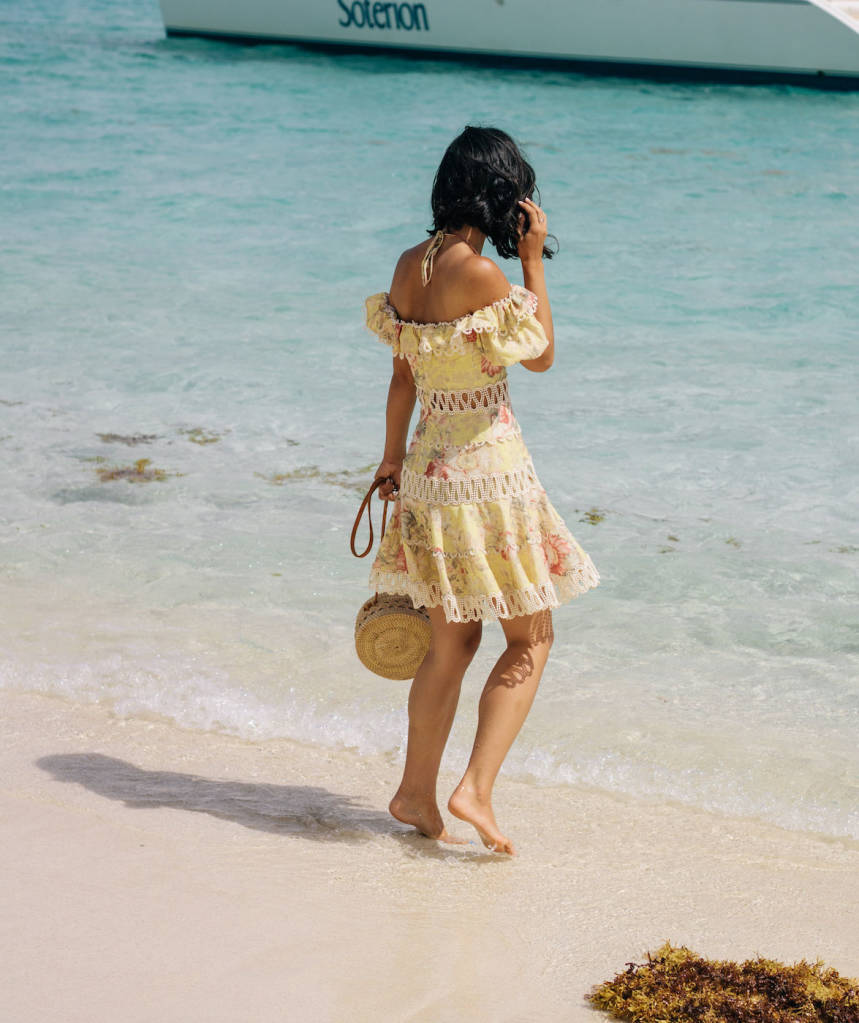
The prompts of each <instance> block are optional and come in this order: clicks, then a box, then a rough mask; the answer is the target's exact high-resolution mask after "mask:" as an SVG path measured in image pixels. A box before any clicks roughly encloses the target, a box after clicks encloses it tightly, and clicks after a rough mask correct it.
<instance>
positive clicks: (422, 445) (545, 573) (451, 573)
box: [366, 286, 599, 622]
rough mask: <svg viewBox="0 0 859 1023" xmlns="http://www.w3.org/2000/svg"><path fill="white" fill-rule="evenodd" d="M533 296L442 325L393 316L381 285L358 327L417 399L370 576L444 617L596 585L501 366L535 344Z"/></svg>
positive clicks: (495, 612)
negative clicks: (546, 483) (410, 380)
mask: <svg viewBox="0 0 859 1023" xmlns="http://www.w3.org/2000/svg"><path fill="white" fill-rule="evenodd" d="M536 308H537V299H536V296H535V295H533V294H532V293H531V292H529V291H527V290H526V289H525V288H521V287H518V286H514V287H513V288H512V289H511V291H510V294H509V295H508V296H507V297H506V298H504V299H501V300H500V301H499V302H495V303H493V304H492V305H489V306H486V307H485V308H483V309H479V310H478V311H477V312H474V313H470V314H469V315H467V316H463V317H460V318H459V319H457V320H453V321H450V322H447V323H428V324H418V323H409V322H405V321H402V320H400V319H398V317H397V314H396V312H395V311H394V309H393V308H392V307H391V305H390V303H389V300H388V296H387V295H386V294H384V293H380V294H377V295H373V296H371V297H370V298H368V299H367V302H366V310H367V326H368V327H369V328H370V329H371V330H372V331H373V332H374V333H375V334H376V335H377V336H378V337H379V338H380V340H382V341H384V342H385V343H386V344H388V345H389V346H390V347H391V349H392V350H393V353H394V355H396V356H399V357H401V358H405V359H407V360H408V363H409V366H410V368H411V371H412V375H413V376H414V380H415V385H416V387H417V393H418V398H419V400H420V403H421V413H420V419H419V421H418V424H417V427H416V429H415V431H414V434H413V436H412V438H411V442H410V444H409V448H408V452H407V454H406V458H405V460H404V462H403V472H402V479H401V485H400V493H399V498H398V499H397V501H396V502H395V503H394V514H393V516H392V518H391V521H390V522H389V524H388V529H387V531H386V533H385V536H384V538H383V540H382V542H381V544H380V545H379V550H378V553H377V555H376V559H375V561H374V563H373V568H372V570H371V573H370V584H371V586H372V587H373V588H374V589H376V590H377V591H379V592H384V593H403V594H407V595H408V596H409V597H411V598H412V600H413V602H414V603H415V604H416V605H424V606H427V607H438V606H441V607H443V608H444V612H445V618H446V619H447V620H448V621H453V622H461V621H474V620H478V619H480V620H491V619H497V618H512V617H515V616H517V615H522V614H532V613H534V612H535V611H540V610H544V609H546V608H552V607H557V606H558V605H559V604H561V603H563V602H565V601H567V600H570V599H572V598H573V597H575V596H577V595H578V594H579V593H583V592H585V591H586V590H588V589H590V588H591V587H593V586H596V585H597V584H598V583H599V575H598V574H597V571H596V569H595V567H594V565H593V563H592V562H591V560H590V558H589V557H588V555H587V554H586V553H585V552H584V551H583V550H582V549H581V547H580V546H579V545H578V544H577V543H576V541H575V539H574V538H573V536H572V535H571V534H570V532H569V530H568V529H567V527H566V526H565V524H564V522H563V520H562V519H561V517H560V516H559V515H558V513H557V512H556V511H555V509H554V508H553V507H552V505H551V503H550V502H549V500H548V498H547V496H546V492H545V490H543V488H542V486H541V485H540V482H539V480H538V478H537V476H536V473H535V472H534V467H533V464H532V462H531V457H530V455H529V453H528V450H527V448H526V447H525V444H524V441H523V440H522V432H521V430H520V427H519V424H518V422H517V421H516V418H515V417H514V415H513V409H512V407H511V405H510V399H509V394H508V389H507V367H508V366H510V365H513V364H514V363H516V362H520V361H521V360H523V359H533V358H536V357H537V356H539V355H540V354H541V353H542V352H543V351H544V350H545V348H546V345H547V344H548V341H547V339H546V335H545V332H544V331H543V328H542V326H541V324H540V322H539V321H538V320H537V318H536V315H535V313H536Z"/></svg>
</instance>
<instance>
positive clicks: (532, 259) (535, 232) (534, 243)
mask: <svg viewBox="0 0 859 1023" xmlns="http://www.w3.org/2000/svg"><path fill="white" fill-rule="evenodd" d="M519 206H520V207H521V209H522V212H521V213H520V214H519V246H518V248H519V258H520V259H521V260H522V262H523V263H539V262H540V261H541V260H542V258H543V246H544V245H545V243H546V235H547V234H548V232H549V228H548V227H547V225H546V214H545V213H544V212H543V211H542V210H541V209H540V207H539V206H538V205H537V204H536V203H535V202H534V200H533V199H520V200H519ZM526 213H527V214H528V230H527V231H526V230H525V214H526Z"/></svg>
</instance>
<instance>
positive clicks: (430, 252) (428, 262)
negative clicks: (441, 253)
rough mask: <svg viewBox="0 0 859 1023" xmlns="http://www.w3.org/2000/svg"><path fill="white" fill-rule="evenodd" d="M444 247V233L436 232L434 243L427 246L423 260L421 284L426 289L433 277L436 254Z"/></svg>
mask: <svg viewBox="0 0 859 1023" xmlns="http://www.w3.org/2000/svg"><path fill="white" fill-rule="evenodd" d="M442 245H444V231H436V233H435V234H434V235H433V238H432V241H431V242H430V243H429V245H428V246H427V250H426V252H425V253H424V258H423V259H422V260H421V283H422V284H423V286H424V287H426V286H427V285H428V284H429V282H430V277H432V265H433V260H434V259H435V254H436V253H437V252H438V250H439V249H440V248H441V247H442Z"/></svg>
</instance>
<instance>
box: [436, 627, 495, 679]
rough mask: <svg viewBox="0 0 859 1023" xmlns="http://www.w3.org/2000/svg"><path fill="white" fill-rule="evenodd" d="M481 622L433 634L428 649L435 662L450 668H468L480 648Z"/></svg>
mask: <svg viewBox="0 0 859 1023" xmlns="http://www.w3.org/2000/svg"><path fill="white" fill-rule="evenodd" d="M482 633H483V628H482V623H481V622H466V623H459V624H458V627H457V628H451V627H450V626H449V627H448V628H446V629H442V630H436V631H434V632H433V637H432V644H431V646H430V649H431V651H432V654H433V656H434V657H435V659H436V660H437V661H440V662H441V663H443V664H447V665H449V666H451V667H466V668H467V667H468V665H469V664H471V662H472V660H473V659H474V655H475V654H476V653H477V649H478V647H479V646H480V639H481V636H482Z"/></svg>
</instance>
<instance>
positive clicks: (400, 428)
mask: <svg viewBox="0 0 859 1023" xmlns="http://www.w3.org/2000/svg"><path fill="white" fill-rule="evenodd" d="M416 397H417V391H416V389H415V379H414V377H413V376H412V370H411V367H410V366H409V364H408V361H407V360H406V359H404V358H402V357H400V356H396V355H395V356H394V372H393V374H392V376H391V385H390V387H389V388H388V407H387V411H386V413H385V453H384V455H383V457H382V462H381V465H380V466H379V468H378V469H377V470H376V476H375V478H376V479H378V478H379V477H380V476H381V477H385V476H390V477H391V478H392V479H393V480H394V484H391V483H386V484H385V485H384V486H382V487H379V490H378V493H379V496H380V497H383V498H385V499H386V500H387V499H389V498H392V497H394V496H395V494H394V490H395V489H396V490H399V489H400V472H401V470H402V468H403V459H404V458H405V457H406V440H407V438H408V432H409V423H410V422H411V419H412V412H413V411H414V408H415V400H416Z"/></svg>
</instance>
